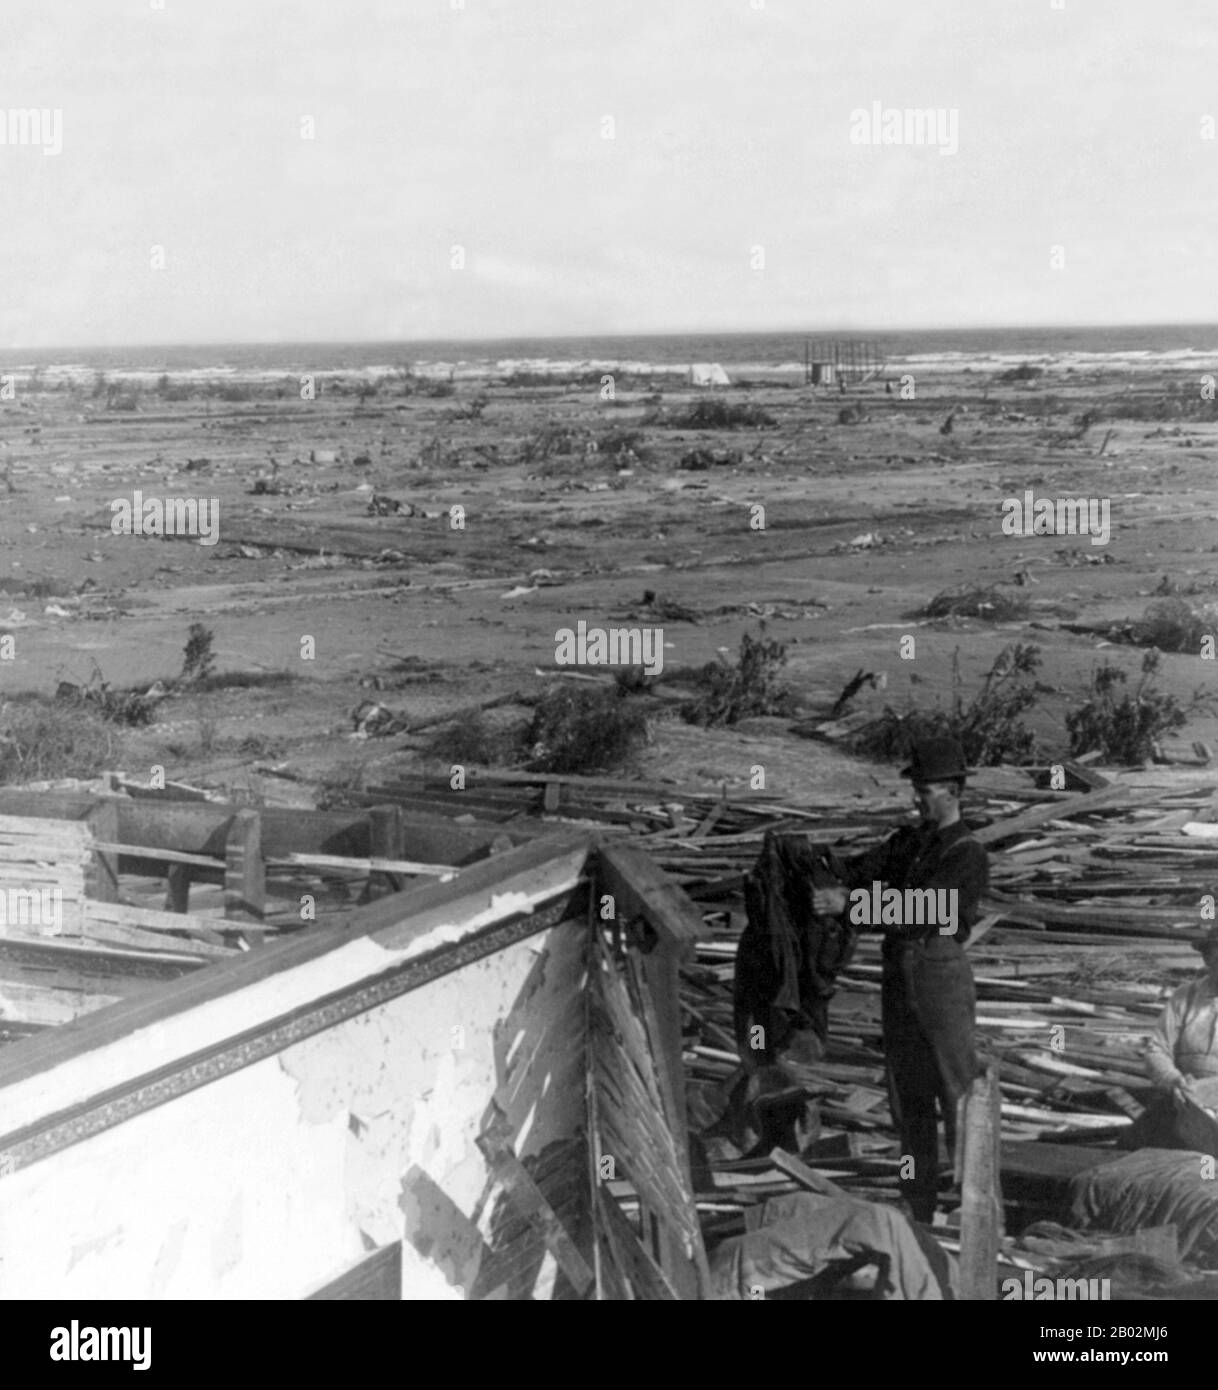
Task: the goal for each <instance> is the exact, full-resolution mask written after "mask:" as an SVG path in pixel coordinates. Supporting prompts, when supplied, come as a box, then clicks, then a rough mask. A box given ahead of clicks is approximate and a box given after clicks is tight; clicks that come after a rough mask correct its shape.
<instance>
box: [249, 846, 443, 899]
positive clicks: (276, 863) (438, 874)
mask: <svg viewBox="0 0 1218 1390" xmlns="http://www.w3.org/2000/svg"><path fill="white" fill-rule="evenodd" d="M263 862H264V863H266V864H267V865H268V866H269V867H271V868H275V869H291V868H307V867H309V866H310V865H313V866H316V867H317V868H321V869H350V870H352V871H353V872H355V873H365V874H367V873H379V874H385V875H387V876H388V877H391V878H399V877H400V876H401V875H402V874H418V875H420V876H426V877H428V878H438V879H440V880H442V881H444V880H447V879H450V878H455V877H456V875H457V873H458V872H459V870H458V869H457V866H456V865H455V864H423V863H421V862H419V861H418V860H415V859H348V858H347V857H346V856H345V855H341V854H285V855H283V856H281V857H280V858H277V859H266V860H264V861H263ZM394 891H395V892H396V891H398V890H397V889H395V890H394Z"/></svg>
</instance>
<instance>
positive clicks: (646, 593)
mask: <svg viewBox="0 0 1218 1390" xmlns="http://www.w3.org/2000/svg"><path fill="white" fill-rule="evenodd" d="M639 611H640V614H641V615H643V616H646V617H648V618H650V619H651V620H652V621H653V622H657V623H696V622H697V621H698V619H699V614H698V613H697V612H696V611H695V610H694V609H692V608H687V607H686V606H685V604H683V603H677V602H675V601H674V600H673V599H669V598H665V597H664V595H663V594H657V593H656V591H655V590H654V589H644V590H643V603H642V606H641V608H640V610H639Z"/></svg>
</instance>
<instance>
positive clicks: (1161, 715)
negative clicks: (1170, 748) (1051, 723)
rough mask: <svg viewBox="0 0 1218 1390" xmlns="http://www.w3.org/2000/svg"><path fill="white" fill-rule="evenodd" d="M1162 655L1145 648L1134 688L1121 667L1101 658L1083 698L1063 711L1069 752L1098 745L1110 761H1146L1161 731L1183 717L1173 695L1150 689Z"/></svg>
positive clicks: (1182, 721) (1183, 720)
mask: <svg viewBox="0 0 1218 1390" xmlns="http://www.w3.org/2000/svg"><path fill="white" fill-rule="evenodd" d="M1160 660H1161V658H1160V656H1159V653H1158V652H1157V651H1150V652H1147V653H1146V655H1145V656H1144V657H1143V658H1142V674H1141V679H1140V680H1139V681H1138V683H1137V685H1136V686H1135V687H1134V688H1133V690H1132V691H1129V690H1126V689H1124V687H1125V685H1126V682H1127V679H1128V678H1127V676H1126V673H1125V672H1124V671H1122V670H1121V668H1120V667H1119V666H1113V665H1112V664H1111V663H1109V662H1105V663H1104V664H1103V665H1102V666H1100V667H1099V669H1098V670H1095V671H1093V672H1092V674H1091V687H1090V691H1089V694H1088V696H1087V699H1086V700H1085V701H1084V702H1083V704H1082V705H1081V706H1080V707H1079V708H1078V709H1075V710H1071V711H1070V712H1069V713H1068V714H1067V715H1066V729H1067V731H1068V732H1069V734H1070V754H1071V756H1072V757H1077V756H1078V755H1079V754H1082V753H1087V752H1091V751H1092V750H1093V749H1098V750H1099V752H1100V753H1101V754H1102V756H1103V757H1104V758H1105V760H1106V761H1109V762H1116V763H1141V762H1145V760H1146V759H1147V758H1149V757H1150V756H1151V754H1152V753H1153V751H1154V745H1155V743H1156V742H1157V741H1158V739H1159V738H1161V737H1162V735H1164V734H1166V733H1170V732H1171V731H1172V730H1173V729H1179V728H1180V727H1182V726H1183V725H1184V724H1185V723H1186V722H1187V720H1188V716H1187V713H1186V712H1185V710H1184V709H1183V708H1182V707H1181V705H1180V703H1179V701H1178V700H1177V699H1176V698H1175V696H1174V695H1169V694H1166V693H1164V692H1163V691H1161V690H1156V689H1154V688H1153V687H1154V682H1155V678H1156V676H1157V674H1158V670H1159V662H1160Z"/></svg>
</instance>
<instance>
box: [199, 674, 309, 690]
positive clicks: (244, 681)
mask: <svg viewBox="0 0 1218 1390" xmlns="http://www.w3.org/2000/svg"><path fill="white" fill-rule="evenodd" d="M299 679H300V677H299V676H297V675H296V674H295V672H293V671H212V672H209V673H208V674H207V675H206V676H200V677H199V678H198V679H197V680H195V681H193V682H192V683H191V686H190V689H191V690H192V691H197V692H198V693H199V694H201V695H207V694H210V693H211V692H212V691H216V690H268V689H270V690H276V689H281V688H282V687H283V686H286V685H294V684H295V683H296V682H297V681H298V680H299Z"/></svg>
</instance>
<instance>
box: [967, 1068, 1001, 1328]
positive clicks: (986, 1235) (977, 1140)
mask: <svg viewBox="0 0 1218 1390" xmlns="http://www.w3.org/2000/svg"><path fill="white" fill-rule="evenodd" d="M1000 1103H1001V1097H1000V1094H999V1090H998V1073H997V1070H996V1068H994V1067H992V1066H991V1067H988V1068H987V1069H986V1070H985V1072H983V1073H982V1075H980V1076H979V1077H977V1078H976V1079H975V1080H974V1081H973V1084H972V1085H971V1086H970V1087H969V1089H968V1091H966V1092H965V1094H964V1096H963V1097H962V1099H961V1102H960V1110H961V1118H960V1123H959V1125H958V1127H957V1129H958V1133H959V1135H960V1153H959V1155H958V1157H957V1180H958V1181H959V1182H960V1184H961V1201H960V1291H959V1293H958V1295H957V1297H959V1298H961V1299H968V1300H972V1301H984V1302H993V1301H994V1300H995V1299H997V1297H998V1277H997V1270H998V1250H999V1247H1000V1245H1001V1241H1002V1194H1001V1190H1000V1187H999V1181H1000V1179H999V1171H998V1167H999V1165H998V1135H999V1130H1000V1127H1001V1118H1000V1114H999V1105H1000Z"/></svg>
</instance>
